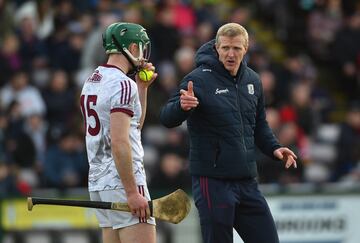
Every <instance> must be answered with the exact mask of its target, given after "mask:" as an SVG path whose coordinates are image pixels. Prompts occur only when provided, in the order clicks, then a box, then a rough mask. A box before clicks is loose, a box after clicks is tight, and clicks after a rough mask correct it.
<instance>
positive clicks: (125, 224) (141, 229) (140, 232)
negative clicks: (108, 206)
mask: <svg viewBox="0 0 360 243" xmlns="http://www.w3.org/2000/svg"><path fill="white" fill-rule="evenodd" d="M138 190H139V193H140V194H142V195H143V196H144V197H145V198H146V199H147V200H148V201H150V200H151V198H150V194H149V190H148V188H147V186H146V185H141V186H138ZM100 196H101V199H102V200H103V201H108V202H126V200H127V197H126V192H125V190H124V189H116V190H108V191H103V192H101V193H100ZM106 212H107V218H108V219H109V221H110V222H111V225H112V228H113V229H116V230H117V232H118V235H119V238H120V241H121V243H130V242H139V243H142V242H144V243H145V242H150V243H155V238H156V230H155V219H154V218H153V217H150V218H149V219H146V218H139V217H136V216H133V215H132V214H131V213H129V212H120V211H114V210H106Z"/></svg>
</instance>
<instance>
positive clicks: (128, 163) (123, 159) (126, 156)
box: [110, 112, 149, 218]
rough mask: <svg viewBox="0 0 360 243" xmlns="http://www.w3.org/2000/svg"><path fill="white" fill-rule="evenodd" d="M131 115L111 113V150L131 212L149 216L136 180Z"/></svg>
mask: <svg viewBox="0 0 360 243" xmlns="http://www.w3.org/2000/svg"><path fill="white" fill-rule="evenodd" d="M130 120H131V118H130V116H129V115H128V114H126V113H123V112H113V113H111V115H110V136H111V150H112V154H113V157H114V160H115V165H116V169H117V171H118V173H119V175H120V178H121V181H122V183H123V186H124V189H125V191H126V195H127V198H128V204H129V207H130V209H131V212H132V213H133V214H134V215H137V216H138V217H142V218H144V217H147V216H148V215H147V214H146V212H147V211H148V210H149V209H148V203H147V200H146V199H145V198H144V197H143V196H142V195H141V194H140V193H139V192H138V189H137V185H136V182H135V178H134V174H133V168H132V155H131V144H130V139H129V131H130Z"/></svg>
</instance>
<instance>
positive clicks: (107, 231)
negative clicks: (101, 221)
mask: <svg viewBox="0 0 360 243" xmlns="http://www.w3.org/2000/svg"><path fill="white" fill-rule="evenodd" d="M102 242H103V243H122V242H121V241H120V238H119V234H118V232H117V230H114V229H113V228H112V227H107V228H102Z"/></svg>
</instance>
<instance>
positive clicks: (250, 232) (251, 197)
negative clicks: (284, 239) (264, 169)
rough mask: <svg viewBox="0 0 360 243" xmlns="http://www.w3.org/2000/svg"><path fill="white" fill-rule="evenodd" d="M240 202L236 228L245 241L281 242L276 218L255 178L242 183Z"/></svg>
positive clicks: (236, 216)
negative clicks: (275, 221)
mask: <svg viewBox="0 0 360 243" xmlns="http://www.w3.org/2000/svg"><path fill="white" fill-rule="evenodd" d="M238 189H239V190H240V195H241V199H240V204H239V205H238V206H237V207H236V209H235V220H234V228H235V230H236V231H237V232H238V233H239V235H240V237H241V238H242V239H243V241H244V242H245V243H252V242H266V243H279V238H278V234H277V230H276V227H275V223H274V219H273V217H272V215H271V212H270V209H269V206H268V204H267V202H266V201H265V198H264V197H263V195H262V194H261V192H260V191H259V190H258V186H257V182H256V181H255V180H251V181H246V182H244V183H242V182H241V183H240V185H239V188H238Z"/></svg>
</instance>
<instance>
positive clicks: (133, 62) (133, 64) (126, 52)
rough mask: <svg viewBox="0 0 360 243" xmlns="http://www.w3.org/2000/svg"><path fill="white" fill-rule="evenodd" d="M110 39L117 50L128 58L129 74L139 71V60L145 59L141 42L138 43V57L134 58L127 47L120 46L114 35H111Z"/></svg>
mask: <svg viewBox="0 0 360 243" xmlns="http://www.w3.org/2000/svg"><path fill="white" fill-rule="evenodd" d="M112 39H113V41H114V43H115V45H116V47H117V48H118V50H120V52H121V54H123V55H124V56H125V57H126V59H127V60H128V62H129V63H130V64H131V69H130V70H129V74H130V75H131V74H135V73H137V72H139V71H140V68H141V67H140V63H141V61H143V60H144V61H145V59H144V58H143V50H142V43H141V42H140V43H139V57H137V58H135V57H134V56H133V55H132V54H131V52H130V51H129V50H128V49H127V48H122V47H121V46H120V44H119V42H118V41H117V40H116V39H115V37H114V36H112ZM136 63H138V65H136Z"/></svg>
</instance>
